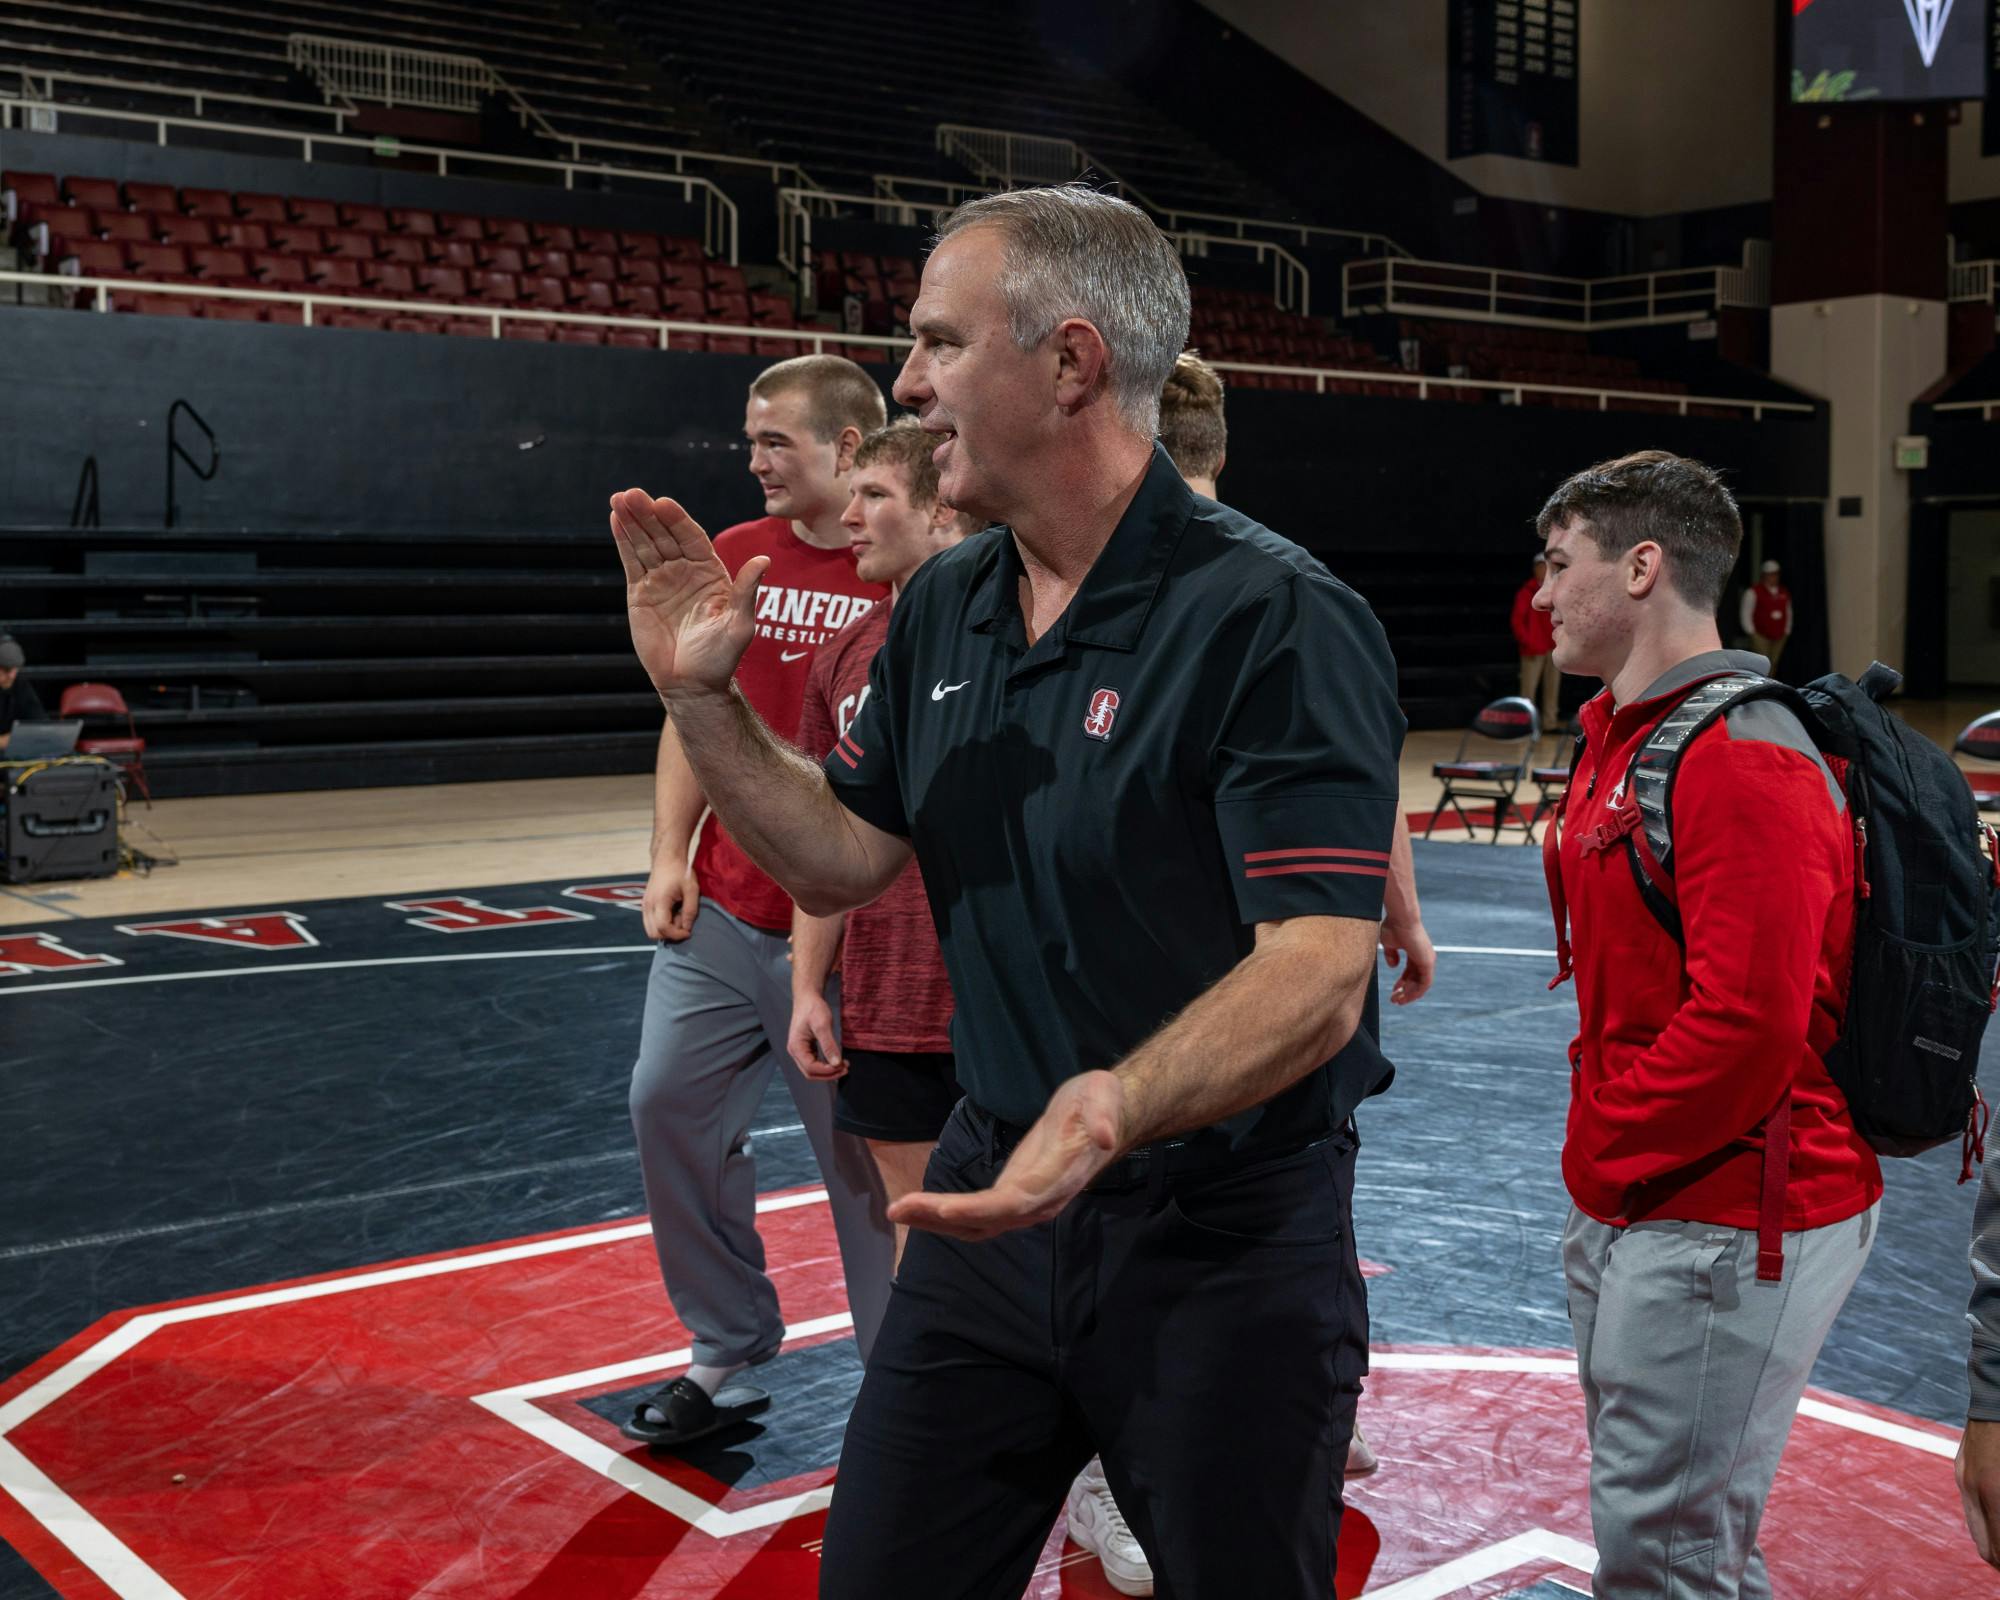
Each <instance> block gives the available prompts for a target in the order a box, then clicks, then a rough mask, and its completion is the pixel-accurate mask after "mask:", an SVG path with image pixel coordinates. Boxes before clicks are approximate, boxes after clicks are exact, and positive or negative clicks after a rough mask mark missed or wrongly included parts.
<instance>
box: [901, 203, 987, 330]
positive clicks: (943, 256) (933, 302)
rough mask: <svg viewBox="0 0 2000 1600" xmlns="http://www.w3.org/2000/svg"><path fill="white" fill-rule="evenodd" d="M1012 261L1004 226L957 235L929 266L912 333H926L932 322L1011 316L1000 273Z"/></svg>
mask: <svg viewBox="0 0 2000 1600" xmlns="http://www.w3.org/2000/svg"><path fill="white" fill-rule="evenodd" d="M1006 257H1007V240H1006V236H1005V235H1004V234H1003V233H1002V232H1001V231H1000V230H999V229H998V228H995V227H990V226H987V227H971V228H966V229H965V230H963V231H962V232H959V233H954V234H952V235H951V236H950V237H949V238H948V239H946V240H945V241H944V242H943V243H942V244H940V245H939V246H938V247H937V248H936V249H935V250H933V251H932V252H931V254H930V259H929V260H927V261H926V262H925V263H924V275H923V281H922V283H921V284H920V286H919V288H918V291H917V302H916V305H915V306H914V307H912V308H911V312H910V326H911V329H912V331H914V332H918V333H921V332H923V331H925V330H924V327H923V323H924V321H925V319H926V318H941V319H944V320H945V321H947V322H962V321H965V320H968V319H986V318H992V317H995V316H1005V315H1006V310H1007V307H1006V302H1005V300H1004V299H1003V298H1002V297H1001V294H1000V274H1001V272H1002V270H1003V269H1004V267H1005V266H1006Z"/></svg>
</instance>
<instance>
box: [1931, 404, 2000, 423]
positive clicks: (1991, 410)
mask: <svg viewBox="0 0 2000 1600" xmlns="http://www.w3.org/2000/svg"><path fill="white" fill-rule="evenodd" d="M1931 410H1933V411H1977V412H1979V413H1980V420H1981V421H1983V422H1991V421H1992V420H1993V419H1994V417H1995V416H2000V399H1993V400H1943V401H1940V402H1939V403H1938V404H1936V405H1934V406H1932V407H1931Z"/></svg>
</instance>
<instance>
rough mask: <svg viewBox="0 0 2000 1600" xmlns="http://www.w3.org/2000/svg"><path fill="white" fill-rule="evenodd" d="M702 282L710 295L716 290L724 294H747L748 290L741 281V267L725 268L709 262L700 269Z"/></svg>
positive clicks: (716, 262)
mask: <svg viewBox="0 0 2000 1600" xmlns="http://www.w3.org/2000/svg"><path fill="white" fill-rule="evenodd" d="M702 282H703V284H704V285H705V286H706V287H707V288H708V290H709V291H710V293H714V292H715V291H717V290H720V291H722V292H723V293H725V294H747V293H748V292H749V289H748V287H747V285H746V284H745V283H744V281H743V269H742V268H741V267H731V266H726V265H724V264H723V263H722V262H720V261H710V262H708V263H706V264H705V265H704V266H703V267H702Z"/></svg>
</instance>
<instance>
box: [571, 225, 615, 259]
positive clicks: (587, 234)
mask: <svg viewBox="0 0 2000 1600" xmlns="http://www.w3.org/2000/svg"><path fill="white" fill-rule="evenodd" d="M576 242H577V244H578V246H579V247H580V248H582V249H584V250H588V251H593V252H596V253H599V254H602V255H607V256H615V255H616V254H618V235H617V234H615V233H613V232H612V231H611V230H610V229H609V228H578V229H577V230H576Z"/></svg>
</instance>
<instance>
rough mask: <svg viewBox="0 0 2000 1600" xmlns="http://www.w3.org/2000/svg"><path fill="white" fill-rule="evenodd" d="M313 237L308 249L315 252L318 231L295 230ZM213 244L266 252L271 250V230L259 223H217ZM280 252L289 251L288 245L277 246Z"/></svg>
mask: <svg viewBox="0 0 2000 1600" xmlns="http://www.w3.org/2000/svg"><path fill="white" fill-rule="evenodd" d="M297 231H299V232H302V233H310V234H313V235H314V236H315V237H314V239H313V242H312V245H311V246H310V249H311V250H313V251H317V250H318V248H319V239H318V237H317V235H318V232H319V230H318V229H316V228H303V229H299V230H297ZM215 242H216V243H217V244H218V245H220V246H221V247H222V248H223V249H224V250H268V249H270V248H271V230H270V229H269V228H267V227H265V226H264V224H263V223H261V222H218V223H216V224H215ZM278 248H279V249H280V250H285V249H290V248H291V246H289V245H279V246H278Z"/></svg>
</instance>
